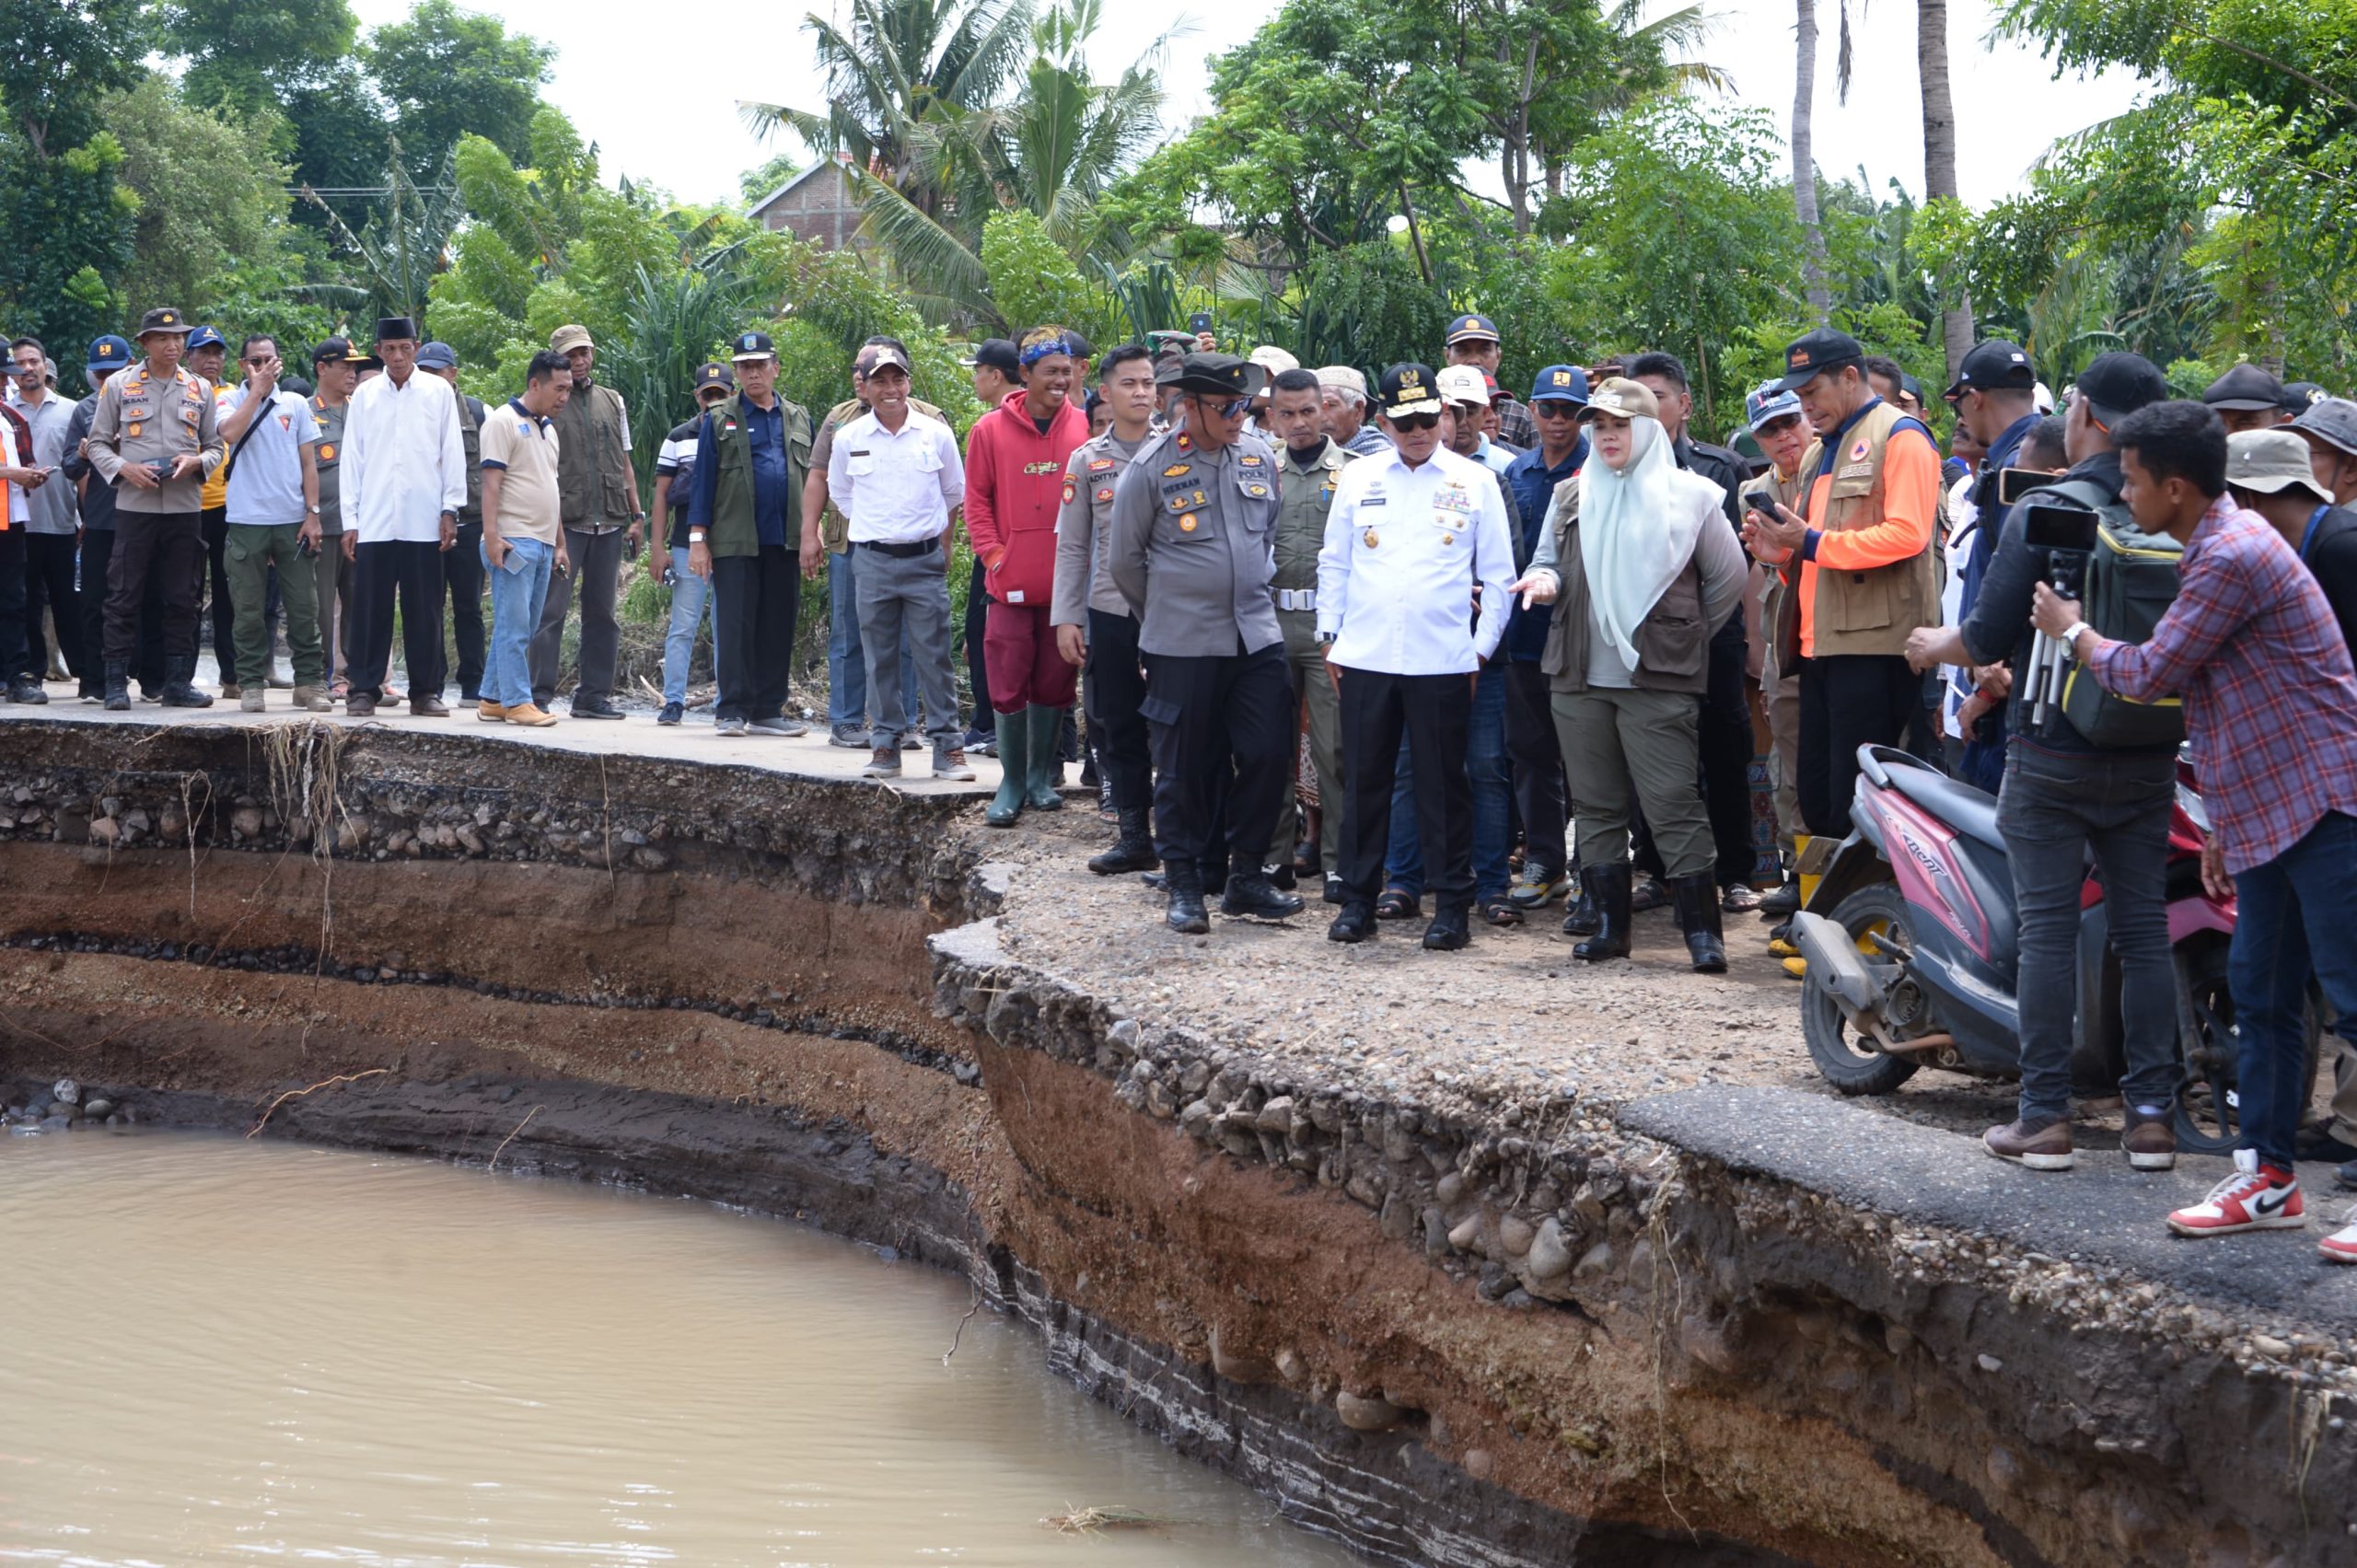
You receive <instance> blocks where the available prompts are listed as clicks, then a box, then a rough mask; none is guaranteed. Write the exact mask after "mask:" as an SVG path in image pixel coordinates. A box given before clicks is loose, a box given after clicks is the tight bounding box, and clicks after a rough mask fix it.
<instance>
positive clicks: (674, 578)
mask: <svg viewBox="0 0 2357 1568" xmlns="http://www.w3.org/2000/svg"><path fill="white" fill-rule="evenodd" d="M711 604H712V585H711V584H710V583H707V582H705V581H704V580H703V579H702V577H699V576H697V575H695V574H694V573H693V572H691V571H689V570H688V547H687V546H686V545H684V544H675V545H673V546H672V547H671V630H670V632H669V633H667V634H666V635H665V637H664V639H663V700H664V701H665V702H667V703H685V702H686V701H687V700H688V665H689V663H690V662H691V660H693V658H694V657H695V652H696V628H697V627H698V626H699V625H701V624H702V622H703V614H704V610H705V609H706V608H707V607H708V606H710V605H711ZM719 637H720V633H719V630H718V628H717V626H715V627H714V632H713V639H714V642H715V643H716V642H718V640H719Z"/></svg>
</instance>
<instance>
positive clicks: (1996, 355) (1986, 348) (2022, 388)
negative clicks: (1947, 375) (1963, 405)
mask: <svg viewBox="0 0 2357 1568" xmlns="http://www.w3.org/2000/svg"><path fill="white" fill-rule="evenodd" d="M2037 385H2038V370H2037V368H2036V367H2035V366H2032V365H2031V364H2030V362H2029V352H2028V351H2027V350H2026V349H2025V348H2023V347H2022V345H2021V344H2019V343H2008V342H2006V341H2005V340H2004V339H2003V338H1991V339H1989V340H1988V341H1987V342H1986V343H1974V344H1973V345H1972V351H1971V352H1970V353H1969V354H1966V355H1965V356H1964V363H1963V364H1961V365H1959V366H1956V383H1955V385H1953V386H1951V387H1950V388H1948V389H1947V390H1946V391H1945V392H1944V393H1942V394H1941V396H1943V397H1945V399H1947V401H1950V402H1954V401H1956V399H1958V398H1960V397H1962V396H1964V394H1965V393H1967V392H1989V391H1994V390H1996V389H1999V388H2010V389H2013V390H2014V391H2017V392H2026V391H2028V390H2030V389H2032V388H2034V387H2036V386H2037Z"/></svg>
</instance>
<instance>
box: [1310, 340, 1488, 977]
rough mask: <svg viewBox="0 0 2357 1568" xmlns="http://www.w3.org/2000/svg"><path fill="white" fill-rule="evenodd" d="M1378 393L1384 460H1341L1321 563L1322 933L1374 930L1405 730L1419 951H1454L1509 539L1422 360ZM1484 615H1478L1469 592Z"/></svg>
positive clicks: (1468, 881)
mask: <svg viewBox="0 0 2357 1568" xmlns="http://www.w3.org/2000/svg"><path fill="white" fill-rule="evenodd" d="M1377 402H1378V405H1379V408H1380V423H1381V426H1382V429H1383V433H1384V434H1385V435H1386V436H1388V437H1389V438H1390V440H1391V444H1392V450H1391V453H1390V455H1389V456H1388V457H1386V456H1384V455H1381V454H1376V455H1375V456H1372V457H1366V458H1362V459H1359V460H1358V461H1357V462H1354V463H1353V464H1351V465H1350V466H1349V467H1348V468H1346V469H1344V470H1342V473H1341V480H1340V481H1339V482H1338V483H1337V484H1336V487H1335V492H1334V500H1333V504H1332V505H1331V506H1330V507H1329V510H1328V512H1327V514H1326V547H1325V549H1324V550H1322V551H1320V552H1318V635H1319V636H1320V637H1322V638H1324V639H1326V641H1327V643H1328V647H1327V649H1326V662H1327V666H1328V668H1330V669H1332V670H1334V671H1335V672H1336V676H1335V678H1336V680H1337V682H1338V684H1339V686H1340V689H1341V699H1342V776H1343V778H1344V779H1345V780H1346V781H1347V783H1348V795H1347V807H1346V808H1345V810H1344V812H1343V815H1342V853H1341V876H1342V912H1341V914H1340V915H1339V916H1337V917H1336V918H1335V921H1334V923H1333V925H1332V926H1331V927H1330V928H1329V930H1328V931H1327V935H1328V936H1329V937H1330V938H1331V939H1333V940H1334V941H1337V942H1364V941H1365V940H1366V939H1367V938H1369V937H1371V936H1373V935H1375V898H1376V893H1377V892H1378V891H1379V890H1380V889H1381V888H1382V884H1383V857H1384V851H1385V850H1386V849H1387V847H1388V842H1389V839H1390V828H1391V786H1392V783H1393V778H1394V774H1395V773H1396V772H1397V769H1398V764H1399V738H1400V735H1401V732H1402V731H1403V730H1404V731H1405V732H1406V735H1407V739H1408V754H1409V762H1410V767H1411V772H1412V776H1413V780H1414V784H1415V791H1416V831H1417V837H1418V838H1419V840H1420V841H1421V842H1422V845H1423V852H1424V863H1425V865H1426V867H1427V868H1428V871H1429V873H1430V875H1429V877H1428V878H1427V880H1428V883H1429V885H1430V886H1431V888H1432V889H1433V894H1434V902H1435V905H1436V907H1435V910H1434V915H1433V922H1432V924H1431V925H1429V926H1428V927H1426V928H1425V931H1424V946H1425V947H1428V948H1433V949H1435V950H1444V951H1445V950H1450V949H1454V948H1458V947H1464V946H1465V944H1466V943H1467V941H1468V940H1469V931H1468V925H1469V919H1468V915H1469V911H1470V910H1471V908H1472V904H1473V801H1472V782H1471V779H1470V777H1469V775H1468V773H1467V772H1466V767H1465V752H1466V743H1467V738H1468V728H1469V717H1470V715H1471V713H1472V697H1473V681H1474V679H1475V678H1476V677H1477V676H1478V675H1479V673H1480V668H1481V666H1482V665H1483V664H1484V663H1485V662H1487V661H1488V659H1489V656H1491V654H1492V653H1493V652H1495V651H1496V649H1497V645H1498V639H1499V638H1500V637H1501V636H1502V635H1504V632H1505V624H1506V584H1507V583H1509V582H1511V581H1513V579H1514V576H1515V570H1514V541H1513V539H1512V537H1511V536H1510V534H1509V533H1508V530H1507V528H1506V512H1505V502H1504V499H1503V498H1502V497H1501V496H1500V494H1499V492H1498V485H1497V482H1496V480H1495V479H1494V478H1492V476H1491V473H1490V471H1489V470H1487V469H1485V468H1483V467H1482V466H1481V465H1480V464H1479V463H1476V462H1473V461H1471V460H1470V459H1466V458H1461V457H1459V456H1457V454H1456V453H1455V452H1451V451H1448V450H1446V448H1444V447H1442V445H1441V437H1440V415H1441V395H1440V390H1439V388H1438V387H1437V385H1436V384H1435V379H1434V375H1433V372H1432V371H1431V369H1430V368H1429V367H1427V366H1422V365H1395V366H1392V367H1391V368H1390V369H1388V370H1387V371H1385V372H1384V373H1383V379H1382V382H1381V384H1380V389H1379V395H1378V397H1377ZM1477 592H1478V594H1479V596H1480V619H1479V621H1478V623H1477V622H1476V620H1475V596H1476V594H1477Z"/></svg>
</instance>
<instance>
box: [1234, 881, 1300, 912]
mask: <svg viewBox="0 0 2357 1568" xmlns="http://www.w3.org/2000/svg"><path fill="white" fill-rule="evenodd" d="M1301 907H1302V906H1301V900H1300V899H1299V898H1298V897H1297V896H1295V894H1292V893H1281V892H1279V891H1278V890H1277V889H1275V888H1274V887H1273V886H1271V884H1270V881H1269V879H1268V877H1265V876H1256V875H1254V874H1252V873H1250V872H1246V873H1244V874H1242V875H1240V876H1235V877H1229V878H1228V879H1227V891H1226V892H1225V894H1223V895H1222V896H1221V898H1220V900H1219V912H1220V913H1222V914H1234V915H1248V916H1250V917H1251V918H1253V919H1255V920H1284V919H1286V918H1288V917H1290V916H1293V915H1296V914H1299V913H1300V912H1301Z"/></svg>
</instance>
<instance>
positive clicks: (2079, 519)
mask: <svg viewBox="0 0 2357 1568" xmlns="http://www.w3.org/2000/svg"><path fill="white" fill-rule="evenodd" d="M2101 521H2102V518H2101V517H2099V516H2098V515H2097V514H2096V513H2094V512H2092V511H2089V510H2087V509H2086V508H2085V507H2084V506H2061V505H2054V504H2052V503H2050V502H2044V501H2038V502H2032V503H2031V504H2030V505H2029V507H2028V509H2027V510H2026V511H2025V512H2024V513H2023V514H2022V542H2023V543H2024V544H2026V545H2027V546H2029V548H2030V549H2031V550H2033V551H2037V552H2040V553H2042V554H2043V555H2044V556H2045V557H2046V570H2045V573H2044V575H2045V578H2046V581H2047V584H2048V586H2049V587H2051V588H2053V590H2054V591H2055V592H2056V593H2058V594H2061V596H2062V597H2063V598H2078V597H2079V593H2080V589H2081V588H2082V587H2084V584H2085V582H2086V576H2087V560H2088V558H2089V557H2090V556H2092V555H2093V554H2094V553H2095V548H2096V527H2097V525H2098V524H2099V523H2100V522H2101Z"/></svg>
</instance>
